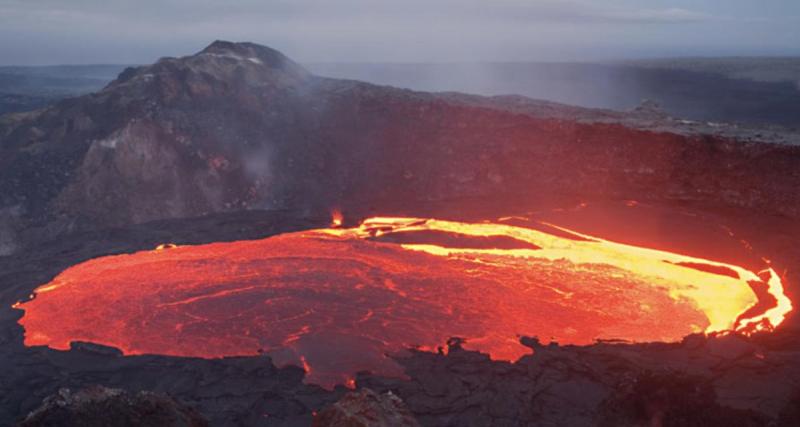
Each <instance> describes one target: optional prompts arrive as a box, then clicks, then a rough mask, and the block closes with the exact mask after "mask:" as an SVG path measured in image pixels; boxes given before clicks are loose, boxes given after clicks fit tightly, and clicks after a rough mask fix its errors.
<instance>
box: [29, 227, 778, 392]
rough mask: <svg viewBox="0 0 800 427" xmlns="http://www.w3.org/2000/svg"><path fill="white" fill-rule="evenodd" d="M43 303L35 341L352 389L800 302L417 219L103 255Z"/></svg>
mask: <svg viewBox="0 0 800 427" xmlns="http://www.w3.org/2000/svg"><path fill="white" fill-rule="evenodd" d="M762 276H763V278H762ZM749 282H758V283H760V284H763V285H765V287H768V289H769V293H770V295H771V296H772V297H774V298H775V300H776V301H777V302H776V303H775V304H773V306H771V307H768V308H767V309H766V310H765V311H763V312H761V313H755V314H752V313H748V316H747V317H745V318H741V319H740V317H742V315H743V313H746V312H748V309H749V308H751V307H752V306H754V305H755V304H756V303H757V302H758V301H757V297H756V295H755V293H754V292H753V291H752V289H751V286H750V283H749ZM35 293H36V298H35V299H33V300H31V301H29V302H25V303H23V304H20V305H18V307H19V308H21V309H24V310H25V315H24V316H23V317H22V319H21V320H20V324H22V325H23V326H24V328H25V331H26V334H25V343H26V345H48V346H50V347H53V348H57V349H66V348H68V347H69V343H70V341H91V342H96V343H100V344H106V345H111V346H115V347H118V348H120V349H122V350H123V351H124V352H125V353H126V354H143V353H155V354H166V355H177V356H197V357H223V356H233V355H253V354H258V353H261V352H264V353H266V354H268V355H270V356H272V357H273V359H274V360H275V361H276V363H278V364H279V365H282V364H287V363H293V364H296V365H298V366H303V367H304V368H305V369H306V371H308V373H309V380H311V381H313V382H317V383H320V384H323V385H328V386H330V385H333V384H336V383H339V384H349V383H350V382H351V381H352V375H353V374H354V373H355V372H357V371H360V370H371V371H374V372H379V373H382V374H386V375H401V374H402V372H401V371H400V368H399V366H398V365H396V364H395V362H393V361H392V360H391V359H389V358H387V356H386V354H387V353H394V352H397V351H401V350H402V349H404V348H408V347H410V346H420V347H422V348H426V349H434V348H436V347H437V346H440V345H442V344H443V343H444V342H445V341H446V340H447V339H448V338H450V337H453V336H458V337H464V338H466V339H467V345H466V346H467V347H468V348H473V349H478V350H481V351H484V352H487V353H489V354H490V355H491V356H492V357H493V358H496V359H507V360H513V359H516V358H518V357H519V356H521V355H523V354H526V353H527V352H528V351H529V350H527V349H526V348H524V347H522V346H521V345H520V344H519V343H518V336H519V335H529V336H540V337H542V338H544V339H545V340H547V339H548V338H551V339H554V340H556V341H559V342H561V343H572V344H588V343H591V342H593V341H594V340H596V339H626V340H632V341H675V340H679V339H681V338H682V337H684V336H685V335H687V334H689V333H693V332H703V331H705V332H712V331H722V330H729V329H734V328H739V329H742V328H748V330H752V329H759V328H769V327H771V326H777V325H778V324H779V323H780V322H781V321H783V318H784V317H785V315H786V314H787V313H788V312H789V311H791V308H792V307H791V301H789V300H788V298H786V296H785V295H784V294H783V284H782V283H781V279H780V277H779V276H778V275H777V274H776V273H775V272H774V271H773V270H772V269H767V270H766V271H765V272H763V274H762V275H761V276H759V274H756V273H754V272H752V271H749V270H747V269H745V268H742V267H739V266H736V265H731V264H725V263H721V262H716V261H712V260H707V259H702V258H697V257H690V256H685V255H680V254H675V253H670V252H665V251H659V250H655V249H649V248H642V247H636V246H631V245H625V244H621V243H616V242H612V241H608V240H604V239H600V238H597V237H593V236H588V235H585V234H579V233H575V232H572V231H570V230H567V229H564V228H560V227H557V226H554V225H550V224H536V225H535V226H534V225H533V224H531V227H524V226H512V225H506V224H501V223H499V222H484V223H463V222H454V221H443V220H435V219H421V218H371V219H368V220H366V221H365V222H364V223H362V225H361V226H359V227H357V228H350V229H344V228H329V229H321V230H311V231H306V232H298V233H287V234H283V235H279V236H275V237H271V238H267V239H262V240H255V241H240V242H232V243H214V244H207V245H198V246H177V247H176V246H174V245H172V246H165V247H163V248H161V249H160V250H153V251H144V252H138V253H135V254H131V255H117V256H107V257H102V258H97V259H94V260H90V261H87V262H84V263H82V264H78V265H76V266H74V267H71V268H69V269H67V270H65V271H64V272H63V273H61V274H60V275H59V276H57V277H56V278H55V279H54V280H53V281H52V282H50V283H48V284H45V285H43V286H41V287H39V288H38V289H37V290H36V291H35ZM737 319H739V320H738V322H737Z"/></svg>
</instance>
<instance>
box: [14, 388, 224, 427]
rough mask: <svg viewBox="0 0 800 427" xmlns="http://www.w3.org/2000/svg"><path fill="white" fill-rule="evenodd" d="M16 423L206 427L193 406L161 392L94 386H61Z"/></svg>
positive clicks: (38, 426) (23, 425)
mask: <svg viewBox="0 0 800 427" xmlns="http://www.w3.org/2000/svg"><path fill="white" fill-rule="evenodd" d="M19 426H20V427H44V426H48V427H54V426H59V427H92V426H97V427H105V426H131V427H133V426H140V427H206V426H208V422H207V421H206V420H205V419H203V417H202V416H201V415H200V414H199V413H198V412H197V411H195V410H194V409H192V408H190V407H188V406H186V405H183V404H180V403H178V402H176V401H175V400H173V399H171V398H169V397H167V396H165V395H162V394H156V393H151V392H145V391H140V392H138V393H135V394H134V393H128V392H126V391H124V390H120V389H110V388H106V387H102V386H95V387H90V388H86V389H83V390H79V391H76V392H73V391H71V390H69V389H66V388H62V389H60V390H59V391H58V392H57V393H56V394H54V395H51V396H48V397H47V398H45V399H44V402H42V406H40V407H39V408H38V409H36V410H35V411H33V412H31V413H30V415H28V417H27V418H25V420H24V421H22V422H21V423H20V424H19Z"/></svg>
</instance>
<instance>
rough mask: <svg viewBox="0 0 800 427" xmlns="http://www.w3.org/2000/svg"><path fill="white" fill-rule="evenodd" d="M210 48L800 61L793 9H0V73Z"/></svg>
mask: <svg viewBox="0 0 800 427" xmlns="http://www.w3.org/2000/svg"><path fill="white" fill-rule="evenodd" d="M214 39H227V40H234V41H254V42H257V43H262V44H266V45H269V46H272V47H274V48H277V49H279V50H282V51H283V52H284V53H286V54H288V55H289V56H291V57H293V58H295V59H297V60H299V61H304V62H317V61H319V62H324V61H404V62H407V61H420V62H421V61H439V62H446V61H483V60H499V61H527V60H545V61H560V60H597V59H609V58H629V57H648V56H651V57H652V56H695V55H711V56H730V55H800V1H798V0H694V1H690V0H673V1H667V0H606V1H598V0H595V1H591V0H398V1H385V0H261V1H257V0H229V1H211V0H158V1H157V0H138V1H132V0H125V1H123V0H0V64H6V65H7V64H62V63H147V62H152V61H153V60H155V59H157V58H158V57H161V56H179V55H185V54H189V53H192V52H195V51H197V50H199V49H201V48H202V47H203V46H205V45H207V44H208V43H210V42H211V41H213V40H214Z"/></svg>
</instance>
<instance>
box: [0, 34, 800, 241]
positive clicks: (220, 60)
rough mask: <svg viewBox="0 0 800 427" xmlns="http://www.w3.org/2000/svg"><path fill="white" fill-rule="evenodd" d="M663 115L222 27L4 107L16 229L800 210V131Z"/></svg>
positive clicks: (2, 127) (5, 200)
mask: <svg viewBox="0 0 800 427" xmlns="http://www.w3.org/2000/svg"><path fill="white" fill-rule="evenodd" d="M645 116H647V117H645ZM651 116H652V114H650V115H648V114H645V113H643V112H641V111H640V112H633V113H631V115H630V117H631V119H630V120H627V119H625V117H628V116H625V115H623V114H620V113H614V114H611V113H605V112H602V111H595V110H585V109H579V108H574V107H566V106H561V105H558V104H553V103H540V102H535V101H532V100H528V99H525V98H522V97H493V98H482V97H472V96H462V95H458V94H428V93H422V92H413V91H408V90H401V89H395V88H391V87H382V86H375V85H370V84H366V83H359V82H355V81H347V80H335V79H327V78H322V77H317V76H314V75H311V74H310V73H308V72H307V71H306V70H304V69H303V68H302V67H301V66H299V65H297V64H296V63H294V62H292V61H291V60H290V59H288V58H286V57H285V56H284V55H282V54H281V53H279V52H277V51H275V50H272V49H269V48H267V47H263V46H258V45H254V44H250V43H229V42H215V43H213V44H211V45H210V46H209V47H208V48H206V49H204V50H203V51H201V52H199V53H197V54H195V55H192V56H187V57H183V58H164V59H161V60H159V61H158V62H157V63H155V64H153V65H150V66H145V67H139V68H132V69H128V70H126V71H125V72H123V73H122V74H121V75H120V76H119V78H118V79H117V80H115V81H114V82H112V83H111V84H110V85H108V87H106V88H105V89H103V90H102V91H100V92H98V93H96V94H92V95H88V96H84V97H80V98H75V99H71V100H66V101H62V102H60V103H59V104H57V105H55V106H53V107H50V108H48V109H45V110H42V111H38V112H34V113H27V114H23V115H13V116H4V117H2V118H0V209H9V208H12V207H13V209H18V210H19V211H20V212H24V215H23V216H22V218H23V221H22V223H19V224H17V223H15V224H14V230H13V234H14V235H15V236H17V237H15V238H14V239H15V243H14V244H13V246H15V247H21V246H24V244H26V243H27V242H30V241H33V240H37V239H38V238H40V237H43V236H46V237H52V236H55V235H61V234H64V233H71V232H74V231H76V230H85V229H96V228H101V227H107V226H120V225H125V224H131V223H142V222H146V221H151V220H157V219H164V218H182V217H188V216H198V215H204V214H208V213H212V212H229V211H238V210H247V209H257V208H261V209H282V208H291V209H299V210H305V211H307V212H327V211H328V210H329V209H330V208H332V207H334V206H339V207H343V208H346V209H350V210H353V211H356V212H357V211H362V212H363V211H366V210H371V211H373V212H378V213H382V212H386V211H389V210H392V209H393V208H396V207H398V206H403V207H408V206H412V207H413V206H416V205H417V204H420V203H425V202H428V201H437V200H452V199H459V198H469V197H484V196H487V195H492V196H497V195H506V199H507V200H529V201H533V200H536V199H539V198H543V197H547V195H548V194H570V195H577V196H581V197H605V198H628V199H637V200H645V199H646V200H659V201H670V202H675V201H677V202H689V203H695V204H701V205H704V206H737V207H744V208H747V209H754V210H758V211H763V212H768V213H774V214H780V215H789V216H798V215H800V197H799V196H798V195H797V192H796V191H795V189H796V188H797V187H798V185H800V172H798V171H800V167H798V166H800V146H791V145H782V144H769V143H760V142H742V141H737V140H735V139H732V138H729V137H721V136H715V135H714V134H698V133H696V132H694V133H693V132H687V131H685V129H683V130H680V131H679V130H670V129H669V128H667V129H664V128H658V127H653V126H650V125H648V126H649V127H647V129H649V130H646V129H643V127H642V126H638V124H637V123H639V122H641V121H646V122H647V123H650V124H652V123H651V122H653V120H655V119H653V118H652V117H651ZM670 123H673V122H670ZM706 130H707V129H706ZM704 131H705V130H704ZM8 234H9V235H11V234H12V233H8ZM4 247H5V248H10V247H12V245H11V244H8V243H6V244H4ZM6 252H8V250H6Z"/></svg>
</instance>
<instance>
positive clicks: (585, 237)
mask: <svg viewBox="0 0 800 427" xmlns="http://www.w3.org/2000/svg"><path fill="white" fill-rule="evenodd" d="M642 72H645V71H642ZM661 72H667V71H661ZM681 75H682V76H684V77H683V78H688V77H686V76H689V75H690V74H685V75H684V74H681ZM691 75H693V74H691ZM698 78H699V77H698ZM754 84H755V83H754ZM764 84H766V83H764ZM753 90H755V89H753ZM645 107H646V108H645ZM659 108H660V107H657V106H655V105H654V104H653V103H646V104H645V106H644V107H640V108H637V109H633V110H631V111H629V112H620V111H614V110H601V109H589V108H581V107H572V106H567V105H563V104H557V103H553V102H546V101H537V100H534V99H530V98H526V97H522V96H477V95H466V94H461V93H457V92H445V91H440V92H420V91H412V90H408V89H399V88H395V87H392V86H385V85H375V84H370V83H364V82H360V81H357V80H351V79H335V78H331V77H323V76H320V75H317V74H315V73H313V72H311V71H309V70H307V69H306V68H304V67H303V66H301V65H299V64H298V63H296V62H294V61H292V60H291V59H289V58H288V57H286V56H285V55H283V54H282V53H280V52H278V51H276V50H273V49H271V48H268V47H265V46H261V45H258V44H253V43H233V42H225V41H217V42H214V43H212V44H211V45H209V46H208V47H206V48H205V49H203V50H202V51H200V52H198V53H197V54H194V55H190V56H185V57H180V58H171V57H170V58H163V59H160V60H158V61H157V62H156V63H154V64H152V65H146V66H139V67H132V68H127V69H125V70H124V71H122V72H121V74H119V76H118V77H117V78H116V79H115V80H113V81H111V82H110V83H108V84H107V85H106V86H105V87H104V88H102V89H100V90H98V91H97V92H94V93H89V94H86V95H82V96H78V97H74V98H69V99H64V100H62V101H59V102H57V103H53V104H52V105H49V106H46V107H44V108H41V109H37V110H34V111H29V112H20V113H14V114H7V115H2V116H0V232H1V234H0V251H1V254H2V256H0V302H2V304H3V307H5V308H4V309H2V310H0V344H2V345H0V366H1V367H4V368H6V369H4V370H3V371H4V372H3V373H1V374H0V402H2V404H0V425H13V424H15V423H22V424H21V425H49V424H47V422H46V421H42V420H53V419H58V420H72V419H74V420H79V419H80V420H85V419H86V417H87V416H88V417H89V418H94V419H97V420H101V419H102V420H106V421H103V422H104V423H107V424H105V425H115V424H114V423H122V421H120V420H122V419H123V418H124V420H126V421H125V422H126V423H128V424H126V425H140V424H141V423H144V422H145V421H143V420H145V419H146V420H153V419H156V421H154V422H155V423H156V424H154V425H159V423H160V424H161V425H185V424H186V423H187V422H190V424H191V425H206V424H207V425H215V426H216V425H222V426H234V425H236V426H240V425H244V426H250V425H256V426H260V425H279V426H289V425H291V426H294V425H302V426H307V425H312V424H313V425H319V426H334V425H365V426H371V425H425V426H438V425H451V426H461V425H481V426H482V425H508V426H512V425H514V426H516V425H520V426H524V425H576V426H577V425H665V426H666V425H670V426H681V425H709V426H716V425H724V426H730V425H753V426H760V425H764V426H766V425H775V426H778V425H781V426H782V425H798V424H797V422H800V415H798V414H800V411H799V410H798V402H800V400H799V399H800V387H798V384H800V362H798V361H800V330H799V329H798V323H797V320H796V317H795V316H794V311H793V309H794V307H795V306H796V295H797V289H798V288H797V286H798V283H800V276H798V273H799V272H800V246H798V245H797V242H798V241H800V226H798V225H797V224H798V221H799V220H800V195H798V194H800V193H798V191H797V189H798V188H800V173H799V172H798V171H800V143H799V142H800V137H798V135H797V134H796V133H795V132H794V131H791V130H789V129H788V128H778V127H770V128H769V129H771V130H770V131H769V132H767V131H765V130H760V129H762V128H758V127H755V125H753V126H750V127H748V126H746V125H728V124H724V123H716V122H714V123H713V125H712V124H709V123H711V122H708V121H705V122H700V121H692V120H688V119H677V118H673V117H672V116H671V113H669V112H667V111H665V110H660V109H659ZM9 367H12V368H9ZM104 408H105V409H104ZM109 408H111V409H109ZM147 408H151V409H152V408H156V409H157V410H154V411H150V410H148V409H147ZM87 414H89V415H91V414H103V415H102V417H101V416H100V415H97V416H95V415H91V416H89V415H87ZM320 414H323V415H320ZM106 415H107V416H109V417H111V418H108V419H106V418H104V417H106ZM114 417H117V418H114ZM162 419H163V420H166V421H163V423H162V421H161V420H162ZM169 420H172V421H169ZM186 420H190V421H186ZM65 422H66V421H65ZM82 422H84V421H80V422H78V421H76V423H82ZM147 422H153V421H147ZM181 422H183V423H184V424H180V423H181ZM26 423H27V424H26ZM37 423H38V424H37ZM170 423H172V424H170ZM76 425H77V424H76Z"/></svg>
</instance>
